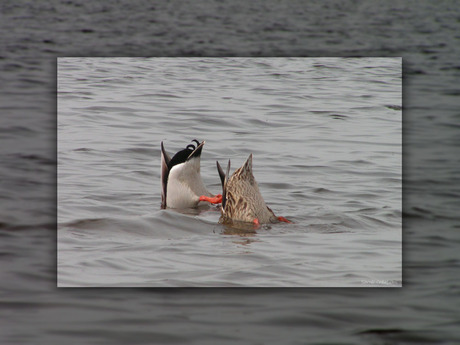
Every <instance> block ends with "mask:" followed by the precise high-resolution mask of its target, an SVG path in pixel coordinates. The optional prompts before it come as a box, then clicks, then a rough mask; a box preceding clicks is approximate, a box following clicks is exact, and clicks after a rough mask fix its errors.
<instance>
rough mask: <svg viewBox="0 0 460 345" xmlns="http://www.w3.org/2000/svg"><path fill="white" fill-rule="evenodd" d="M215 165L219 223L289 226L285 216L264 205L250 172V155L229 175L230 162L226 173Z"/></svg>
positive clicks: (218, 165)
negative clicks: (219, 194) (219, 195)
mask: <svg viewBox="0 0 460 345" xmlns="http://www.w3.org/2000/svg"><path fill="white" fill-rule="evenodd" d="M216 164H217V171H218V173H219V177H220V180H221V183H222V200H221V203H222V206H221V219H220V222H221V223H223V224H227V225H232V224H238V223H240V222H243V223H252V224H253V225H254V226H255V227H259V226H260V225H261V224H268V223H278V222H286V223H291V221H289V220H288V219H286V218H284V217H277V216H276V215H275V213H274V212H273V211H272V210H271V208H270V207H268V206H267V204H266V203H265V201H264V199H263V197H262V194H261V193H260V190H259V186H258V185H257V181H256V179H255V178H254V175H253V173H252V153H251V154H250V155H249V157H248V159H247V160H246V162H245V163H244V164H243V165H242V166H241V167H240V168H239V169H237V170H235V172H234V173H233V174H232V175H231V176H229V172H230V165H231V162H230V160H229V161H228V164H227V170H226V172H225V173H224V171H223V169H222V167H221V166H220V164H219V162H218V161H216Z"/></svg>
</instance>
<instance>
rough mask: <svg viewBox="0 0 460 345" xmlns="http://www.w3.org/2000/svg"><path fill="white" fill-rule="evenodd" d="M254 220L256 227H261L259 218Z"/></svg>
mask: <svg viewBox="0 0 460 345" xmlns="http://www.w3.org/2000/svg"><path fill="white" fill-rule="evenodd" d="M252 222H253V223H254V229H258V228H259V227H260V223H259V219H258V218H254V220H253V221H252Z"/></svg>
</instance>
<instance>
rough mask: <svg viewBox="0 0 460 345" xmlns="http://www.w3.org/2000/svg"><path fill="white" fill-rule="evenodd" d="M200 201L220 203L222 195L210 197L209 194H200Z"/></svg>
mask: <svg viewBox="0 0 460 345" xmlns="http://www.w3.org/2000/svg"><path fill="white" fill-rule="evenodd" d="M200 201H207V202H210V203H211V204H220V203H221V202H222V195H221V194H217V195H216V196H214V197H209V196H206V195H202V196H200Z"/></svg>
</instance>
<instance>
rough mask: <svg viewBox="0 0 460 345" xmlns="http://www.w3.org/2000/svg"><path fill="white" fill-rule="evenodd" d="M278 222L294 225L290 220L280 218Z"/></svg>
mask: <svg viewBox="0 0 460 345" xmlns="http://www.w3.org/2000/svg"><path fill="white" fill-rule="evenodd" d="M278 220H279V221H280V222H285V223H292V222H291V221H290V220H289V219H286V218H284V217H278Z"/></svg>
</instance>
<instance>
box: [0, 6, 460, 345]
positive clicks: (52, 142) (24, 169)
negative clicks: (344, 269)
mask: <svg viewBox="0 0 460 345" xmlns="http://www.w3.org/2000/svg"><path fill="white" fill-rule="evenodd" d="M0 12H1V17H2V20H0V28H1V29H2V33H3V34H2V39H1V40H0V45H1V50H0V51H1V53H0V71H1V73H0V114H1V121H0V138H1V143H2V145H1V150H0V151H1V162H2V164H1V165H0V171H1V193H0V200H1V206H2V207H1V208H0V217H1V218H0V239H1V240H0V255H1V256H0V257H1V260H2V261H1V265H0V278H1V279H0V282H1V293H0V319H1V322H0V340H1V343H4V344H63V343H84V344H126V343H129V344H152V343H169V344H216V343H227V344H241V343H250V344H280V343H283V344H331V343H333V344H379V345H380V344H458V343H459V342H460V335H459V332H458V324H459V321H460V320H459V316H458V309H459V303H458V296H459V292H460V290H459V287H460V284H459V278H458V277H459V276H458V271H459V254H458V245H459V243H460V238H459V232H458V229H459V227H460V219H459V216H458V209H459V206H460V205H459V196H460V189H459V186H460V184H459V182H460V181H459V178H458V163H459V158H458V145H459V140H458V123H459V111H458V96H459V94H460V93H459V89H458V80H459V76H460V75H459V71H460V68H459V64H458V56H460V51H459V47H460V45H459V44H458V41H459V39H460V36H459V35H458V32H460V30H459V29H460V27H459V26H460V25H459V20H458V13H459V12H458V6H457V4H456V3H455V2H448V1H442V2H432V1H407V2H401V1H386V2H377V1H373V0H371V1H366V2H354V1H340V2H336V3H324V2H320V1H318V2H315V1H310V2H308V3H305V2H303V1H302V2H301V1H298V2H297V1H292V2H289V3H288V2H283V1H264V2H261V3H254V2H245V1H238V0H235V1H232V2H231V3H228V4H227V3H222V2H217V1H215V2H211V1H195V2H189V3H181V4H179V3H177V2H168V3H166V2H164V3H163V2H162V3H158V2H156V3H155V4H152V3H151V2H149V1H145V0H134V1H130V2H129V3H128V2H126V3H124V2H117V6H113V7H109V6H108V4H107V2H97V1H93V2H87V1H85V2H83V1H78V0H77V1H57V0H55V1H48V2H46V3H45V2H37V1H30V0H19V1H15V2H2V4H1V5H0ZM184 55H193V56H227V57H228V56H238V55H239V56H254V57H257V56H284V57H289V56H310V57H321V56H369V57H381V56H386V57H400V56H402V58H403V102H402V105H403V109H402V113H403V115H402V118H403V125H402V127H403V199H402V206H403V231H402V233H403V245H402V247H403V257H402V259H403V260H402V265H403V277H402V284H403V287H402V288H392V289H388V288H335V289H328V288H322V287H320V288H296V289H279V288H278V289H260V288H256V289H247V288H238V289H222V288H218V289H184V288H181V289H153V288H147V289H139V288H137V289H126V288H125V289H118V288H116V289H113V288H112V289H103V288H98V289H75V288H71V289H70V288H57V287H56V285H57V278H56V275H57V270H56V265H57V262H58V260H57V259H56V255H57V245H56V242H57V241H56V234H57V225H56V223H57V205H58V203H57V192H56V185H57V184H56V179H57V171H56V165H57V148H56V141H57V135H56V133H57V121H56V117H57V109H56V89H57V85H56V79H57V72H56V70H57V63H56V57H58V56H61V57H62V56H184ZM200 97H201V96H200ZM386 105H390V104H386ZM131 108H133V106H131ZM387 109H388V110H385V111H389V110H391V108H387ZM148 110H149V111H154V110H153V109H148ZM195 110H196V109H195ZM335 111H337V113H338V114H342V112H339V111H338V110H335ZM395 112H396V113H397V111H396V110H394V109H393V112H389V113H391V114H395ZM343 115H346V114H343ZM330 121H331V122H333V123H335V122H343V123H347V122H346V121H352V118H347V119H345V120H343V121H340V120H338V119H334V118H332V117H331V119H330ZM342 125H343V124H342ZM124 133H126V132H124ZM187 134H188V133H187ZM184 137H187V136H186V135H182V134H181V133H178V135H177V137H168V138H165V140H166V139H167V141H166V144H167V148H168V150H169V152H172V151H174V150H175V149H179V148H182V147H183V145H184V144H185V143H184V142H183V141H184V140H189V139H192V138H188V137H187V138H184ZM152 139H153V138H152ZM198 139H206V140H207V144H206V147H205V151H204V152H203V166H202V168H203V174H204V178H205V181H206V183H207V184H208V186H209V188H210V189H211V190H213V191H216V189H217V190H218V189H219V186H218V183H217V181H216V180H217V177H216V173H215V171H214V169H213V168H212V165H213V164H215V163H214V160H215V159H219V160H220V159H222V160H223V161H225V160H226V159H228V158H232V162H233V165H234V166H237V164H240V163H241V162H242V161H243V160H244V159H245V158H246V157H245V156H241V157H240V155H239V154H237V152H235V153H234V154H235V156H233V153H231V152H230V153H228V152H223V150H221V148H220V147H219V146H217V145H219V143H220V142H221V141H220V140H214V139H213V138H209V136H203V138H198ZM293 140H294V141H296V142H299V140H300V139H299V138H293ZM112 142H115V140H112ZM232 144H233V145H235V143H232ZM149 145H150V146H148V147H147V151H149V150H150V151H149V152H148V154H145V153H144V154H142V157H141V159H139V161H142V163H143V164H148V168H149V169H146V170H148V171H149V174H151V177H152V178H151V179H150V181H149V183H151V187H152V190H143V191H142V193H145V194H149V198H150V199H149V200H148V201H142V204H144V205H147V204H149V205H150V204H151V205H152V206H151V208H149V210H148V211H147V212H146V213H143V214H141V215H139V214H135V215H132V216H130V219H129V222H134V224H137V225H138V224H139V222H141V221H145V223H146V227H145V228H150V229H151V228H152V227H151V224H152V222H154V221H155V219H157V218H155V217H156V216H157V213H156V212H159V210H158V208H156V207H157V205H159V204H157V203H156V200H155V197H158V194H157V193H158V189H155V185H154V184H155V183H157V181H158V179H157V177H158V175H156V176H155V174H158V170H156V171H155V165H156V164H158V163H157V162H158V161H157V159H158V142H154V141H153V140H152V141H151V142H150V143H149ZM81 146H82V147H84V145H81ZM216 146H217V147H219V150H216V151H214V149H215V148H216ZM273 146H274V145H273V142H272V141H270V146H269V145H267V147H264V150H262V151H263V152H266V151H267V148H271V149H273ZM275 146H277V145H275ZM233 147H234V146H228V148H229V149H230V148H231V149H233ZM237 149H238V150H239V151H241V150H242V148H241V147H237ZM244 149H246V147H244ZM247 149H248V151H249V147H248V148H247ZM263 152H262V153H261V152H254V157H255V159H254V169H255V174H256V178H257V179H258V180H259V182H260V183H261V184H262V182H263V183H264V185H263V189H262V192H263V195H264V197H265V199H266V201H267V203H268V204H269V205H270V206H271V207H272V208H273V209H274V210H275V212H277V214H280V215H284V216H286V217H293V218H294V220H295V222H296V223H295V224H294V225H293V226H292V227H291V226H289V227H287V226H286V227H285V226H284V225H281V226H280V227H278V226H272V228H271V229H268V230H267V231H266V232H265V233H261V232H258V234H257V236H261V237H263V236H266V237H270V236H275V235H276V234H279V233H280V232H281V231H287V232H288V233H287V236H291V235H292V233H293V232H294V231H297V232H298V233H299V234H302V231H300V230H298V228H299V224H310V225H312V224H314V223H313V221H312V222H304V220H305V219H307V217H309V216H310V215H309V214H305V215H304V216H299V214H300V212H298V211H296V209H295V204H294V205H293V204H292V203H286V202H284V201H285V200H284V199H282V198H284V197H286V194H284V195H280V194H279V193H277V192H278V190H277V188H274V187H271V186H270V185H269V184H273V183H284V181H282V180H281V181H280V180H279V179H278V177H279V176H280V174H279V173H278V172H277V170H276V169H278V168H279V165H278V164H275V163H277V162H275V161H273V162H272V163H271V165H272V166H273V167H274V171H273V173H272V172H270V176H267V175H265V176H264V174H267V173H268V172H267V170H266V169H264V166H263V165H258V162H259V159H263V158H260V156H261V155H263ZM302 152H303V151H302ZM307 152H308V151H307ZM88 154H89V155H90V154H91V153H88ZM220 154H222V156H224V157H222V158H221V157H217V156H218V155H220ZM308 154H310V155H312V156H313V155H316V153H315V152H309V153H308ZM131 155H132V156H135V154H133V153H132V154H131ZM317 156H320V155H319V154H317ZM137 158H139V157H137ZM137 158H136V159H137ZM99 159H100V160H103V157H100V158H99ZM149 159H150V163H148V160H149ZM205 162H207V163H208V164H204V163H205ZM305 164H307V163H305ZM308 164H310V162H308ZM119 169H121V168H119ZM130 169H131V170H134V168H132V167H131V168H130ZM208 169H209V170H208ZM140 170H141V169H140ZM272 176H275V178H276V179H275V180H274V179H272ZM268 177H269V178H268ZM130 178H131V179H132V178H133V177H132V176H131V177H130ZM135 178H137V179H138V178H139V176H136V177H135ZM289 178H290V177H289ZM100 180H102V179H100ZM127 180H128V178H127ZM304 181H305V182H304V183H305V185H306V186H309V187H310V188H327V186H324V185H323V186H322V187H320V186H319V183H316V184H313V183H311V182H309V180H307V179H305V180H304ZM315 182H316V181H315ZM146 185H147V184H145V186H146ZM327 189H329V190H332V191H335V192H336V193H337V194H339V193H340V192H342V191H341V190H338V189H337V188H336V189H330V188H327ZM306 191H309V190H308V189H307V190H306ZM310 191H312V190H310ZM155 195H157V196H155ZM287 195H288V196H289V194H287ZM311 195H313V196H316V197H318V193H316V194H315V193H314V192H313V193H310V194H309V196H311ZM128 199H130V198H128ZM157 200H158V201H159V199H157ZM359 200H361V202H363V200H364V199H363V198H360V199H359ZM342 201H343V200H342ZM304 202H305V201H304ZM91 206H93V205H91V204H88V209H91ZM333 206H334V207H335V205H334V204H333ZM315 207H317V208H316V210H317V211H318V212H317V213H316V215H319V214H321V213H322V211H321V210H320V209H319V208H318V207H319V205H318V204H312V207H311V208H312V209H315ZM132 208H134V207H129V208H128V207H124V208H122V209H123V210H124V211H125V212H126V211H127V210H129V209H132ZM75 209H76V208H75ZM61 211H62V209H61V210H60V216H65V217H66V219H70V218H71V217H72V215H71V214H65V213H61ZM78 211H79V212H82V210H81V209H80V210H78ZM112 211H113V209H112ZM323 214H324V213H323ZM341 214H345V215H346V217H347V218H348V217H353V218H354V220H357V223H358V224H360V222H361V221H362V220H363V219H362V217H361V216H360V215H359V214H358V215H356V214H355V215H350V214H346V213H344V212H342V213H341ZM211 215H212V213H210V212H207V213H202V214H200V215H199V217H197V218H198V220H197V222H199V224H200V226H199V227H194V228H195V229H198V230H200V233H198V234H197V235H198V236H200V238H206V237H207V238H208V239H210V240H213V239H214V237H213V236H215V238H219V239H220V240H221V241H222V242H221V243H222V244H223V245H227V246H230V245H233V246H234V247H233V248H241V246H240V245H238V244H237V243H234V242H231V241H228V242H231V243H228V242H227V243H225V241H226V240H225V238H227V235H224V234H222V233H221V232H219V230H222V229H219V228H216V230H217V232H216V234H214V233H212V234H211V233H209V232H203V233H202V232H201V230H206V229H207V226H208V225H203V221H204V220H206V221H209V223H213V221H214V215H212V216H211ZM169 216H172V217H173V219H174V223H171V224H174V226H175V227H176V228H177V226H176V225H177V224H178V222H177V219H184V218H182V217H185V216H183V215H181V214H177V213H172V212H170V211H165V212H164V217H163V219H167V217H169ZM207 217H209V218H207ZM304 217H305V218H304ZM380 217H383V216H382V215H380ZM86 218H88V217H87V216H86V215H85V216H84V217H83V219H86ZM100 218H102V217H100ZM105 218H109V217H105ZM211 218H212V219H211ZM117 219H118V220H119V221H121V223H122V224H125V225H126V222H125V221H126V220H125V219H123V217H121V215H119V216H117ZM186 219H189V218H186ZM309 220H313V217H312V218H311V219H309ZM66 222H67V221H66V220H64V221H63V223H62V224H68V223H66ZM324 223H326V224H330V222H329V220H327V221H326V220H325V222H324ZM179 224H180V222H179ZM206 224H207V223H206ZM213 224H214V223H213ZM95 225H97V224H94V223H92V224H91V222H89V223H88V227H87V229H85V230H83V229H78V230H80V232H84V233H86V234H89V235H91V234H93V235H94V232H95V231H96V230H95V228H96V227H95ZM361 225H362V224H361ZM210 226H211V225H209V227H210ZM97 227H99V228H101V229H103V230H104V229H105V233H106V234H107V233H108V231H107V228H108V227H111V228H112V230H113V229H115V231H114V234H116V235H117V236H118V237H119V238H121V237H125V238H126V239H128V238H131V239H132V235H131V234H130V233H128V232H127V231H125V227H122V228H119V229H116V227H115V226H114V225H113V224H112V225H110V226H107V224H106V225H101V224H99V225H97ZM145 228H144V229H145ZM357 228H360V229H362V228H363V227H362V226H358V227H357ZM370 228H371V227H370V226H369V227H367V228H366V229H364V230H362V231H361V232H360V233H361V234H363V233H365V232H366V231H371V230H370ZM291 231H292V232H291ZM309 231H310V232H309V234H311V237H312V238H311V239H312V240H313V237H315V238H316V239H318V238H320V237H324V236H326V235H327V234H325V233H324V229H323V230H319V229H312V228H310V229H309ZM185 235H187V236H188V235H190V232H188V233H187V234H185ZM306 235H308V234H306ZM329 235H330V236H331V237H330V238H332V236H334V234H333V233H331V234H329ZM350 235H356V233H354V234H350ZM338 236H345V235H344V234H342V235H340V234H339V235H338ZM96 237H97V236H96ZM234 237H235V236H231V238H234ZM148 238H151V236H150V237H149V236H146V235H145V233H142V231H140V235H139V239H143V240H147V239H148ZM71 239H72V238H71ZM74 240H75V238H74ZM107 240H108V239H107ZM172 240H177V239H172ZM165 241H166V240H165ZM264 241H265V240H264ZM259 243H260V244H267V243H269V242H267V241H265V242H257V243H256V246H257V244H259ZM310 243H311V242H310ZM253 245H254V242H251V243H250V244H249V245H248V247H249V248H251V250H253V249H252V248H256V249H257V247H254V246H253ZM353 248H357V246H355V245H354V246H353ZM216 250H217V248H216ZM93 254H95V253H93ZM93 264H94V262H93ZM113 270H116V269H113ZM133 273H135V272H133ZM361 273H362V272H361ZM101 275H102V272H101ZM286 276H289V274H286ZM63 278H64V279H68V277H63ZM373 286H375V285H373Z"/></svg>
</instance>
